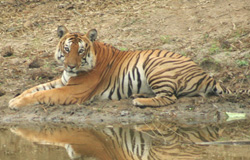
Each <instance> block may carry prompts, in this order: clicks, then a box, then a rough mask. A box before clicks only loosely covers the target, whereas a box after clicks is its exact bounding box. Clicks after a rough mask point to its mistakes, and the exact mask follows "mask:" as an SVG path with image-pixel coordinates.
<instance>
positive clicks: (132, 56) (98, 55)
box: [9, 26, 232, 109]
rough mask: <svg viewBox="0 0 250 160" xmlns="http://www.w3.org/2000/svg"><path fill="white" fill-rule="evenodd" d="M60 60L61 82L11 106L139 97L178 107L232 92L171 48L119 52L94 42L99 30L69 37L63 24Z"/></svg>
mask: <svg viewBox="0 0 250 160" xmlns="http://www.w3.org/2000/svg"><path fill="white" fill-rule="evenodd" d="M58 30H59V31H58V33H60V34H59V36H60V37H61V40H60V42H59V43H58V45H57V48H56V52H55V59H56V60H57V61H58V62H59V63H61V64H63V65H64V72H63V75H62V78H61V79H58V80H56V81H53V82H50V83H46V84H43V85H39V86H37V87H34V88H32V89H29V90H27V91H25V92H24V93H23V94H21V95H20V96H18V97H16V98H14V99H12V100H11V101H10V103H9V107H10V108H14V109H18V108H20V107H22V106H26V105H29V104H37V103H42V104H48V105H54V104H64V105H68V104H76V103H78V104H80V103H83V102H85V101H87V100H90V99H93V98H94V97H97V98H99V99H118V100H119V99H123V98H128V97H130V96H132V95H133V96H134V97H136V95H140V94H148V95H151V97H149V98H135V99H134V100H133V104H134V105H135V106H139V107H145V106H149V107H159V106H166V105H169V104H173V103H174V102H175V101H176V99H177V98H179V97H182V96H195V95H201V96H206V95H207V94H210V93H215V94H217V95H220V94H224V93H226V94H230V93H232V92H231V91H230V90H229V89H227V88H225V87H223V86H222V85H221V84H220V83H218V82H216V81H215V80H214V79H213V78H212V77H210V76H209V75H208V74H207V73H205V72H204V71H203V70H202V69H201V68H200V67H199V66H198V65H197V64H196V63H194V62H193V61H192V60H191V59H190V58H188V57H185V56H182V55H180V54H177V53H174V52H169V51H166V50H144V51H120V50H118V49H116V48H114V47H113V46H111V45H108V44H105V43H102V42H98V41H95V39H96V37H97V31H96V30H95V29H94V30H90V31H89V32H88V33H87V34H85V35H84V34H81V33H75V32H74V33H70V32H68V30H67V29H66V28H65V27H63V26H60V27H59V28H58Z"/></svg>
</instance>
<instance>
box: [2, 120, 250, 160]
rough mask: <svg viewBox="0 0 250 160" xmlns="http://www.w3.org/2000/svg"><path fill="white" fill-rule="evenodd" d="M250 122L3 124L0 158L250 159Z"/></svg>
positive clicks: (41, 159) (40, 159) (36, 159)
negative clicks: (106, 124) (105, 124)
mask: <svg viewBox="0 0 250 160" xmlns="http://www.w3.org/2000/svg"><path fill="white" fill-rule="evenodd" d="M249 126H250V122H249V121H247V120H244V121H234V122H224V123H221V124H204V123H203V124H198V123H196V124H194V123H192V124H189V123H186V124H178V123H175V122H152V123H141V124H130V125H108V126H104V125H102V126H101V125H100V126H98V125H83V124H78V125H76V124H60V123H59V124H58V123H51V124H48V123H46V124H41V123H37V124H19V125H12V126H9V125H4V126H1V127H0V159H1V160H8V159H17V160H18V159H20V160H29V159H32V160H33V159H34V160H44V159H62V160H63V159H91V160H92V159H98V160H109V159H110V160H123V159H124V160H129V159H145V160H146V159H214V160H217V159H229V160H230V159H250V154H249V151H250V130H249Z"/></svg>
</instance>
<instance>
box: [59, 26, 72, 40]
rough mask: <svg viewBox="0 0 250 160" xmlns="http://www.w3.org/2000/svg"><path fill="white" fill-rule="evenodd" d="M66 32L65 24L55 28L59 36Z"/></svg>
mask: <svg viewBox="0 0 250 160" xmlns="http://www.w3.org/2000/svg"><path fill="white" fill-rule="evenodd" d="M68 32H69V31H68V29H67V28H66V27H65V26H58V28H57V35H58V37H59V38H62V37H63V36H64V35H65V34H66V33H68Z"/></svg>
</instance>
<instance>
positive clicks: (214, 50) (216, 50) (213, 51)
mask: <svg viewBox="0 0 250 160" xmlns="http://www.w3.org/2000/svg"><path fill="white" fill-rule="evenodd" d="M219 51H220V47H219V46H218V45H217V44H215V43H213V44H212V45H211V47H210V48H209V53H210V54H217V53H219Z"/></svg>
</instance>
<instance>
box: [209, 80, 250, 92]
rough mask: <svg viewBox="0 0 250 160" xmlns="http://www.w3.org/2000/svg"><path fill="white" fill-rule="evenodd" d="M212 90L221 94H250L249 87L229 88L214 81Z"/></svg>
mask: <svg viewBox="0 0 250 160" xmlns="http://www.w3.org/2000/svg"><path fill="white" fill-rule="evenodd" d="M212 91H213V93H215V94H217V95H222V94H240V95H250V89H239V90H231V89H229V88H226V87H224V86H223V85H222V84H221V83H219V82H216V81H215V85H214V86H213V89H212Z"/></svg>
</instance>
